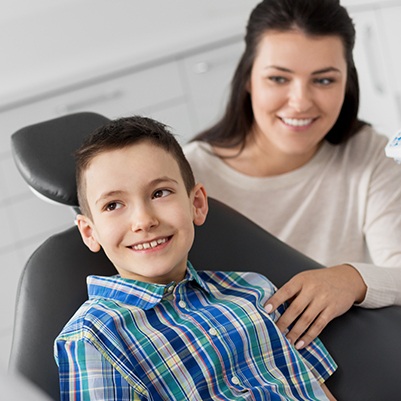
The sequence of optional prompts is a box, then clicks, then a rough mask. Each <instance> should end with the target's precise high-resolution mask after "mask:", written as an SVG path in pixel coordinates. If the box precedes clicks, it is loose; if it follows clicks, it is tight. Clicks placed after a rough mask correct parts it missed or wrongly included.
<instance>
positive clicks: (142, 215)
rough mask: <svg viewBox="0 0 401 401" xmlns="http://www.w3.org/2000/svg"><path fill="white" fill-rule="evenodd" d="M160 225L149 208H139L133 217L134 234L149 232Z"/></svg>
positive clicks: (132, 227)
mask: <svg viewBox="0 0 401 401" xmlns="http://www.w3.org/2000/svg"><path fill="white" fill-rule="evenodd" d="M158 224H159V221H158V219H157V218H156V216H155V214H154V213H153V212H152V210H151V209H150V208H148V207H140V208H137V209H136V210H135V211H134V213H133V214H132V216H131V229H132V231H134V232H137V231H149V230H150V229H152V228H154V227H156V226H157V225H158Z"/></svg>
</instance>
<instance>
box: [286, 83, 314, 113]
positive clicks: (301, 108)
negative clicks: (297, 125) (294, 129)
mask: <svg viewBox="0 0 401 401" xmlns="http://www.w3.org/2000/svg"><path fill="white" fill-rule="evenodd" d="M288 97H289V99H288V105H289V106H290V107H291V108H292V109H294V110H295V111H296V112H297V113H304V112H306V111H308V110H309V109H310V108H311V107H312V105H313V98H312V92H311V89H310V88H309V86H308V85H307V84H305V83H302V82H294V83H293V84H292V85H291V87H290V92H289V96H288Z"/></svg>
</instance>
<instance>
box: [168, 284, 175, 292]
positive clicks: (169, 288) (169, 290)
mask: <svg viewBox="0 0 401 401" xmlns="http://www.w3.org/2000/svg"><path fill="white" fill-rule="evenodd" d="M173 290H174V284H172V285H170V287H167V288H166V292H167V293H170V292H173Z"/></svg>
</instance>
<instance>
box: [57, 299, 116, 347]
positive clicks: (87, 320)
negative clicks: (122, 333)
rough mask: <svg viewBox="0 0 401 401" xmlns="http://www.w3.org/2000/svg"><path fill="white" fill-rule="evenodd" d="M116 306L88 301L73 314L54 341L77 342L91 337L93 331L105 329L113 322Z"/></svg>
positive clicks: (103, 302) (104, 301) (106, 302)
mask: <svg viewBox="0 0 401 401" xmlns="http://www.w3.org/2000/svg"><path fill="white" fill-rule="evenodd" d="M116 309H117V308H116V305H115V304H114V303H113V302H112V301H109V300H100V299H94V300H88V301H86V302H84V303H83V304H82V305H81V306H80V307H79V308H78V310H77V311H76V312H75V313H74V315H73V316H72V317H71V319H70V320H69V321H68V322H67V324H66V325H65V326H64V328H63V330H62V331H61V332H60V334H59V335H58V336H57V340H56V341H60V340H65V341H78V340H82V339H85V338H87V337H90V336H91V333H93V329H94V328H96V330H95V331H98V330H99V329H102V328H106V327H108V326H109V325H110V323H112V322H113V315H114V314H115V311H116Z"/></svg>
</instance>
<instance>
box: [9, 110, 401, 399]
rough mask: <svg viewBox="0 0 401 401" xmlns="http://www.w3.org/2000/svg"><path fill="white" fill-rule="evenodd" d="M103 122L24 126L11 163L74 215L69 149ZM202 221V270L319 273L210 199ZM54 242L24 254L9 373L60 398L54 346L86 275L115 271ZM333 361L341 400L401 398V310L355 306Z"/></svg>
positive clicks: (74, 234)
mask: <svg viewBox="0 0 401 401" xmlns="http://www.w3.org/2000/svg"><path fill="white" fill-rule="evenodd" d="M106 121H108V119H107V118H105V117H103V116H101V115H99V114H95V113H77V114H71V115H68V116H64V117H60V118H57V119H54V120H50V121H45V122H42V123H39V124H35V125H32V126H29V127H25V128H23V129H21V130H19V131H18V132H16V133H15V134H14V135H13V136H12V149H13V156H14V160H15V163H16V165H17V167H18V169H19V171H20V173H21V175H22V176H23V178H24V179H25V180H26V182H27V184H28V185H29V186H30V187H31V188H32V189H33V190H34V191H35V192H36V193H38V194H40V196H42V197H45V198H48V199H51V200H52V201H55V202H59V203H62V204H64V205H66V207H71V208H73V209H75V210H78V201H77V197H76V187H75V171H74V170H75V165H74V159H73V156H72V154H73V152H74V150H75V149H76V148H78V147H79V145H80V144H81V142H82V140H83V138H84V137H85V136H86V135H88V134H89V133H90V132H91V131H92V130H93V129H95V128H97V127H98V126H100V125H102V124H103V123H105V122H106ZM209 206H210V212H209V215H208V217H207V220H206V223H205V224H204V225H203V226H201V227H197V228H196V233H195V243H194V246H193V248H192V250H191V252H190V256H189V259H190V260H191V262H192V263H193V265H194V266H195V267H196V266H206V267H207V268H208V269H216V270H237V271H257V272H260V273H262V274H264V275H266V276H267V277H268V278H269V279H270V280H271V281H273V282H274V283H275V284H276V285H277V286H281V285H282V284H284V283H285V282H286V281H287V280H289V279H290V278H291V277H292V276H293V275H295V274H296V273H298V272H300V271H303V270H307V269H320V268H322V266H320V265H319V264H318V263H316V262H315V261H313V260H311V259H309V258H307V257H306V256H304V255H302V254H301V253H299V252H297V251H295V250H294V249H292V248H291V247H289V246H287V245H286V244H284V243H282V242H281V241H279V240H278V239H277V238H275V237H273V236H272V235H270V234H269V233H268V232H266V231H264V230H263V229H262V228H260V227H259V226H257V225H256V224H254V223H252V222H251V221H250V220H248V219H247V218H245V217H244V216H242V215H241V214H239V213H238V212H236V211H234V210H232V209H231V208H229V207H228V206H226V205H224V204H222V203H220V202H218V201H216V200H214V199H209ZM72 221H73V217H72V218H71V228H69V229H67V230H65V231H63V232H60V233H58V234H56V235H53V236H52V237H50V238H49V239H48V240H47V241H45V242H44V243H43V244H42V245H41V246H40V247H39V248H38V249H37V250H36V251H35V252H34V254H33V255H32V256H31V257H30V259H29V260H28V262H27V263H26V266H25V268H24V271H23V273H22V275H21V278H20V283H19V289H18V294H17V303H16V311H15V325H14V335H13V343H12V349H11V357H10V365H9V371H10V373H12V374H17V375H22V376H24V377H25V378H26V379H28V380H29V381H31V382H32V383H34V384H36V385H37V386H38V387H40V388H41V389H42V390H43V391H45V392H46V393H47V394H48V395H49V396H50V397H52V399H54V400H59V399H60V398H59V384H58V371H57V366H56V364H55V362H54V359H53V341H54V339H55V338H56V336H57V334H58V333H59V332H60V331H61V329H62V327H63V326H64V325H65V323H66V322H67V321H68V320H69V319H70V317H71V316H72V315H73V313H74V312H75V311H76V309H78V307H79V306H80V305H81V304H82V303H83V302H84V301H85V300H86V299H87V295H86V281H85V279H86V276H88V275H90V274H98V275H113V274H115V273H116V271H115V270H114V268H113V266H112V265H111V263H110V262H109V261H108V259H107V258H106V256H105V255H104V254H103V253H101V252H100V253H96V254H95V253H92V252H90V251H89V250H88V249H87V248H86V246H85V245H84V244H83V243H82V241H81V238H80V235H79V232H78V229H77V228H76V227H75V226H74V225H73V223H72ZM320 338H321V339H322V340H323V342H324V344H325V345H326V347H327V348H328V350H329V351H330V353H331V355H332V356H333V358H334V359H335V360H336V362H337V364H338V370H337V371H336V372H335V373H334V375H333V376H332V377H331V378H330V379H329V380H328V381H327V386H328V387H329V389H330V390H331V391H332V393H333V394H334V396H335V397H336V398H337V399H338V400H339V401H359V400H360V401H370V400H371V401H382V400H390V401H395V400H399V399H401V378H400V373H401V367H400V364H401V307H396V306H393V307H388V308H383V309H380V310H377V309H376V310H367V309H362V308H356V307H353V308H352V309H351V310H350V311H349V312H347V313H346V314H345V315H343V316H341V317H338V318H337V319H335V320H333V321H332V322H330V323H329V325H328V326H327V327H326V328H325V330H324V331H323V333H322V334H321V335H320Z"/></svg>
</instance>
